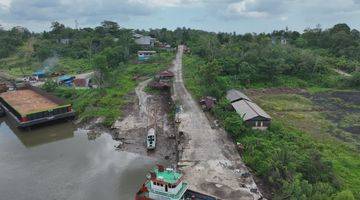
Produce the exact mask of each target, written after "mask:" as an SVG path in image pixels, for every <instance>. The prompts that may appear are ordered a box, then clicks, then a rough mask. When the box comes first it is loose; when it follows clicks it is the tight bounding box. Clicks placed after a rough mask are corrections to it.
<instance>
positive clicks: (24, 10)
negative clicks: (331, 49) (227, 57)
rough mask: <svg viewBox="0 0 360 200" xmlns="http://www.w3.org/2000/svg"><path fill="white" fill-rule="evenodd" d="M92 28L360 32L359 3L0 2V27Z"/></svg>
mask: <svg viewBox="0 0 360 200" xmlns="http://www.w3.org/2000/svg"><path fill="white" fill-rule="evenodd" d="M75 20H77V21H78V23H79V26H80V27H88V26H92V27H93V26H96V25H99V24H100V22H101V21H103V20H112V21H116V22H118V23H119V24H120V25H121V26H122V27H126V28H138V29H148V28H162V27H165V28H169V29H174V28H176V27H184V26H185V27H190V28H196V29H202V30H207V31H215V32H220V31H221V32H233V31H236V32H237V33H245V32H257V33H259V32H271V31H272V30H274V29H284V28H285V27H289V28H290V29H292V30H298V31H302V30H304V29H305V28H307V27H315V26H316V25H317V24H321V26H322V27H323V28H328V27H331V26H333V25H334V24H336V23H347V24H348V25H350V26H351V27H352V28H356V29H360V0H57V1H56V0H0V24H1V25H2V26H3V27H11V26H15V25H20V26H25V27H27V28H29V29H30V30H32V31H43V30H49V27H50V23H51V22H52V21H59V22H61V23H64V24H65V25H66V26H70V27H75Z"/></svg>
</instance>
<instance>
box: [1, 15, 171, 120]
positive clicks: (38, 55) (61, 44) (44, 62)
mask: <svg viewBox="0 0 360 200" xmlns="http://www.w3.org/2000/svg"><path fill="white" fill-rule="evenodd" d="M0 44H2V45H0V70H2V71H5V72H6V73H8V74H10V75H13V76H15V77H23V76H29V75H32V74H33V73H34V72H35V71H36V70H39V69H42V70H44V71H45V72H46V73H47V74H52V73H58V74H69V75H76V74H80V73H85V72H91V71H94V72H95V76H94V77H93V79H92V84H94V85H97V86H98V87H97V88H96V89H74V88H68V87H63V86H59V85H58V84H57V83H55V82H54V81H52V80H51V79H49V80H47V81H46V83H45V84H44V86H43V88H44V89H45V90H47V91H48V92H53V93H54V94H56V95H57V96H59V97H62V98H64V99H67V100H68V101H69V102H70V103H72V104H73V107H74V109H75V111H76V112H77V116H78V118H79V119H80V120H89V119H92V118H94V117H103V118H104V124H105V125H107V126H111V125H112V124H113V122H114V121H115V120H116V119H118V118H119V117H120V116H121V114H122V112H121V110H122V108H123V106H124V105H126V104H127V103H130V102H132V101H133V99H132V97H131V96H130V95H129V94H130V93H131V92H132V91H133V90H134V88H135V87H136V85H137V79H138V78H142V79H143V78H144V77H151V76H153V75H154V74H155V73H156V72H158V71H160V70H164V69H166V68H168V67H169V65H170V64H171V61H172V59H173V53H170V52H167V51H164V50H161V49H154V50H156V51H157V52H158V54H156V55H155V56H153V57H152V58H151V59H150V60H149V61H147V62H144V63H138V61H137V55H136V52H137V51H138V50H140V49H141V48H140V47H139V46H137V45H136V44H135V42H134V39H133V31H132V30H130V29H124V28H120V26H119V25H118V24H117V23H116V22H112V21H104V22H102V23H101V25H100V26H98V27H95V28H83V29H72V28H68V27H65V26H64V25H63V24H61V23H59V22H53V23H52V24H51V30H50V31H49V32H43V33H30V32H29V31H27V30H19V29H17V28H14V29H11V30H8V31H6V30H0Z"/></svg>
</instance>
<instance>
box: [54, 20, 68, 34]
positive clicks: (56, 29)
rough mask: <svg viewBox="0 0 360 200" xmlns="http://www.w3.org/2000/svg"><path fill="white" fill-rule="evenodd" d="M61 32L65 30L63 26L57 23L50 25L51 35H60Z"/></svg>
mask: <svg viewBox="0 0 360 200" xmlns="http://www.w3.org/2000/svg"><path fill="white" fill-rule="evenodd" d="M63 30H65V25H64V24H61V23H60V22H57V21H55V22H52V23H51V33H53V34H60V33H61V32H62V31H63Z"/></svg>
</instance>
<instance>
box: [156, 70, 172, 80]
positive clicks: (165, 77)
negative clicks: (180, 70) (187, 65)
mask: <svg viewBox="0 0 360 200" xmlns="http://www.w3.org/2000/svg"><path fill="white" fill-rule="evenodd" d="M174 76H175V74H174V73H173V72H171V71H169V70H165V71H162V72H160V73H159V74H157V75H156V78H157V79H160V80H170V79H172V78H174Z"/></svg>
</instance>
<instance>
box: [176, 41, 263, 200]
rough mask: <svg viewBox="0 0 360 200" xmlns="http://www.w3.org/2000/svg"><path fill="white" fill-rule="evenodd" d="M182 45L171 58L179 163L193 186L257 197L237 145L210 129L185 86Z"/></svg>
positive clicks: (228, 197)
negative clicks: (181, 135) (181, 136)
mask: <svg viewBox="0 0 360 200" xmlns="http://www.w3.org/2000/svg"><path fill="white" fill-rule="evenodd" d="M183 48H184V47H183V46H179V51H178V54H177V56H176V60H175V61H174V65H173V68H172V71H173V72H174V73H175V76H176V77H175V81H174V94H173V100H174V101H176V102H177V101H179V102H180V103H181V104H182V106H183V108H184V111H183V113H182V114H181V116H180V118H181V123H180V125H179V127H178V128H179V131H182V132H183V133H184V137H185V138H186V141H187V142H185V143H183V144H182V145H180V148H179V149H180V152H179V154H180V157H179V162H178V166H179V167H180V169H181V170H182V171H183V172H184V173H185V178H186V181H188V182H189V183H190V187H191V189H193V190H196V191H199V192H202V193H205V194H209V195H213V196H215V197H218V198H219V199H224V200H235V199H237V200H239V199H240V200H243V199H244V200H245V199H260V198H261V194H260V192H259V190H258V188H257V186H256V184H255V182H254V180H253V178H252V175H251V174H250V173H249V171H248V169H247V167H246V166H245V165H244V163H243V162H242V160H241V157H240V155H239V154H238V152H237V151H236V147H235V145H234V143H233V141H232V140H231V138H229V137H228V135H227V133H226V132H225V131H224V130H222V129H212V128H211V125H210V123H209V121H208V119H207V118H206V116H205V114H204V113H203V112H202V110H201V109H200V108H199V106H198V104H197V103H196V101H195V100H194V99H193V98H192V97H191V95H190V93H189V92H188V91H187V90H186V88H185V86H184V83H183V78H182V55H183Z"/></svg>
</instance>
